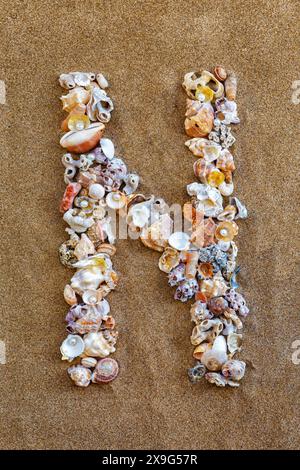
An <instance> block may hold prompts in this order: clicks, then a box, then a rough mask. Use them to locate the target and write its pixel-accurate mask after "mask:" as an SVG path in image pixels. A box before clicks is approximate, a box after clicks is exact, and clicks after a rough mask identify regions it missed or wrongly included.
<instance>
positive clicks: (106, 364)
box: [92, 357, 119, 383]
mask: <svg viewBox="0 0 300 470" xmlns="http://www.w3.org/2000/svg"><path fill="white" fill-rule="evenodd" d="M118 374H119V364H118V363H117V361H116V360H115V359H112V358H110V357H106V358H104V359H101V360H100V361H98V363H97V365H96V367H95V370H94V372H93V375H92V382H94V383H108V382H112V380H114V379H115V378H116V377H117V376H118Z"/></svg>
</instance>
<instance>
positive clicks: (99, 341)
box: [84, 331, 116, 357]
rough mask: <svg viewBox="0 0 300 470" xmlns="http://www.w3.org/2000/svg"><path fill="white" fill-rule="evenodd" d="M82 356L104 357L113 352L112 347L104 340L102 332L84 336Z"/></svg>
mask: <svg viewBox="0 0 300 470" xmlns="http://www.w3.org/2000/svg"><path fill="white" fill-rule="evenodd" d="M84 344H85V349H84V354H85V355H87V356H91V357H106V356H108V355H109V354H111V353H113V352H115V350H116V349H115V348H114V346H112V345H111V344H109V342H108V341H107V340H106V339H105V338H104V336H103V333H102V331H99V332H98V333H95V332H91V333H88V334H87V335H85V336H84Z"/></svg>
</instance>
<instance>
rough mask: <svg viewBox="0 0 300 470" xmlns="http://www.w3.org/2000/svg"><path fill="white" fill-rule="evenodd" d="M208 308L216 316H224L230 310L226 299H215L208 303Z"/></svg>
mask: <svg viewBox="0 0 300 470" xmlns="http://www.w3.org/2000/svg"><path fill="white" fill-rule="evenodd" d="M207 308H208V309H209V310H210V311H211V312H212V313H213V314H214V315H217V316H218V315H222V314H223V313H224V312H225V310H226V309H227V308H228V302H227V300H226V299H224V297H213V298H212V299H209V301H208V302H207Z"/></svg>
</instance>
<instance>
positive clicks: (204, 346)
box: [193, 343, 212, 367]
mask: <svg viewBox="0 0 300 470" xmlns="http://www.w3.org/2000/svg"><path fill="white" fill-rule="evenodd" d="M211 348H212V343H201V344H199V345H198V346H197V347H196V348H195V349H194V352H193V357H194V358H195V359H197V360H198V361H200V360H201V357H202V356H203V354H204V353H205V351H208V350H209V349H211ZM202 366H203V364H202ZM203 367H204V366H203Z"/></svg>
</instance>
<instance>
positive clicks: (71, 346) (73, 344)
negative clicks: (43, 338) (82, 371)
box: [60, 335, 84, 362]
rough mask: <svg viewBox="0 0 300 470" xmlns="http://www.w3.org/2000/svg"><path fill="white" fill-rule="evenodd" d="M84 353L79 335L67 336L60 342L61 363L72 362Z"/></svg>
mask: <svg viewBox="0 0 300 470" xmlns="http://www.w3.org/2000/svg"><path fill="white" fill-rule="evenodd" d="M83 351H84V342H83V339H82V338H81V336H79V335H68V336H67V338H66V339H65V340H64V341H63V342H62V345H61V347H60V352H61V355H62V360H63V361H69V362H71V361H73V359H75V357H78V356H80V354H82V353H83Z"/></svg>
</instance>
